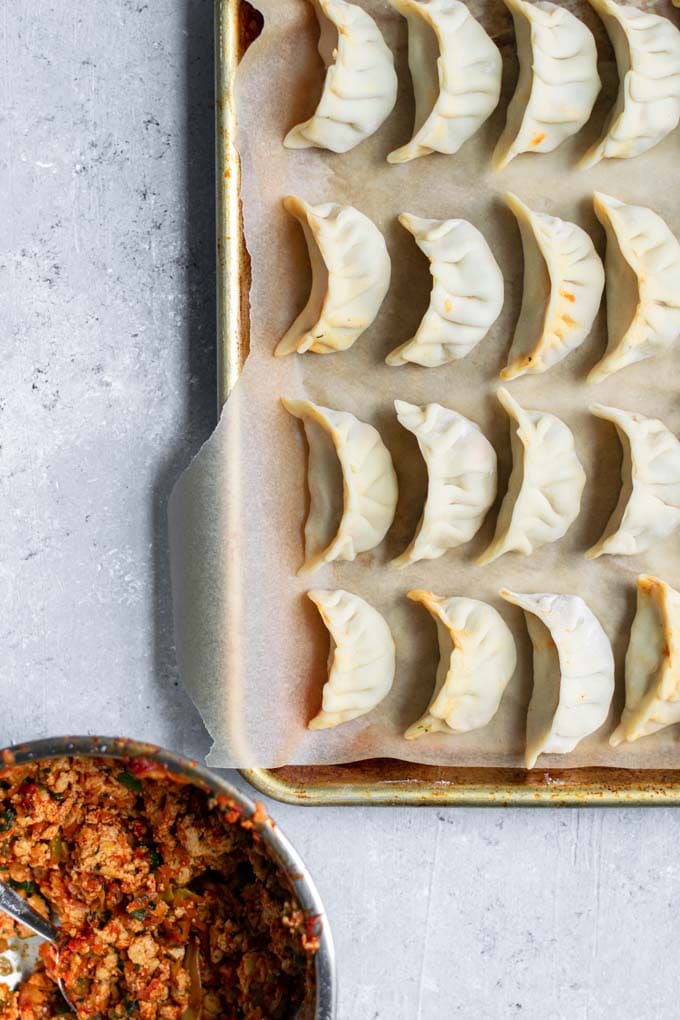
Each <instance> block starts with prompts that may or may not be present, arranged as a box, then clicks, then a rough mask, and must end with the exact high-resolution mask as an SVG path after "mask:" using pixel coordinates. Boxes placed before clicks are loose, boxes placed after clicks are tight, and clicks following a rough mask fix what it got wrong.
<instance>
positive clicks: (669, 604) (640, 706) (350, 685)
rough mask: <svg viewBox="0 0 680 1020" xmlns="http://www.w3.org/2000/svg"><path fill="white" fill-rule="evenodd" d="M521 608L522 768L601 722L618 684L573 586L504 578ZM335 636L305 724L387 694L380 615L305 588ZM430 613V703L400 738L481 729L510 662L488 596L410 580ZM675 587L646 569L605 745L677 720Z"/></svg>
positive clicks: (603, 640) (318, 723)
mask: <svg viewBox="0 0 680 1020" xmlns="http://www.w3.org/2000/svg"><path fill="white" fill-rule="evenodd" d="M500 594H501V596H502V598H504V599H505V600H506V601H507V602H510V603H512V604H513V605H515V606H519V607H520V609H522V610H523V611H524V614H525V618H526V624H527V630H528V632H529V637H530V639H531V642H532V644H533V648H534V679H533V692H532V696H531V701H530V703H529V710H528V715H527V732H526V753H525V760H526V766H527V768H530V769H531V768H533V767H534V765H535V764H536V761H537V759H538V757H539V755H541V754H568V753H569V752H570V751H573V750H574V748H575V747H576V746H577V744H578V743H579V742H580V741H581V740H583V739H584V738H585V737H587V736H589V735H590V734H591V733H594V732H595V731H596V730H598V729H599V728H600V727H601V726H602V725H603V723H604V722H605V720H606V719H607V716H608V715H609V710H610V707H611V701H612V697H613V694H614V656H613V654H612V648H611V644H610V642H609V638H608V637H607V635H606V634H605V632H604V630H603V628H602V625H601V624H600V622H599V620H598V619H597V617H596V616H595V614H594V613H593V612H592V610H591V609H589V607H588V606H587V604H586V603H585V602H584V600H583V599H582V598H580V597H579V596H577V595H554V594H536V595H526V594H517V593H516V592H511V591H508V590H507V589H503V590H502V591H501V592H500ZM308 597H309V598H310V599H311V600H312V602H313V603H314V604H315V605H316V606H317V608H318V610H319V612H320V614H321V617H322V619H323V621H324V623H325V624H326V627H327V628H328V630H329V632H330V635H331V639H332V640H331V655H330V659H329V666H328V679H327V681H326V683H325V685H324V688H323V693H322V707H321V711H320V712H319V714H318V715H316V716H315V717H314V718H313V719H312V720H311V722H310V723H309V728H310V729H313V730H317V729H327V728H329V727H333V726H338V725H339V724H340V723H344V722H348V721H349V720H351V719H356V718H358V717H359V716H362V715H365V714H366V713H367V712H370V711H371V710H372V709H374V708H375V707H376V706H377V705H379V704H380V702H381V701H383V699H384V698H385V697H386V696H387V694H388V693H389V692H390V690H391V688H392V684H393V681H394V674H395V664H396V650H395V644H394V639H393V637H392V634H391V631H390V629H389V627H388V625H387V623H386V622H385V620H384V618H383V617H382V616H381V615H380V613H378V611H377V610H376V609H374V608H373V607H372V606H370V605H369V604H368V603H367V602H366V601H365V600H364V599H361V598H359V596H358V595H354V594H351V593H350V592H347V591H343V590H336V591H322V590H314V591H310V592H308ZM408 597H409V598H410V599H412V600H413V601H414V602H419V603H421V604H422V605H423V606H424V607H425V608H426V609H427V610H428V611H429V612H430V614H431V615H432V617H433V618H434V620H435V621H436V624H437V633H438V639H439V656H440V657H439V666H438V668H437V674H436V679H435V682H434V692H433V695H432V698H431V701H430V704H429V706H428V708H427V711H426V712H425V714H424V715H423V716H422V718H421V719H419V720H418V721H417V722H415V723H413V725H412V726H409V728H408V729H407V730H406V733H405V734H404V736H405V738H406V739H407V740H414V739H416V738H419V737H425V736H427V734H430V733H447V734H451V735H454V734H457V733H468V732H470V731H471V730H477V729H481V728H482V727H484V726H486V725H487V723H489V722H490V721H491V719H492V718H493V717H494V715H495V714H496V712H497V711H498V708H499V705H500V702H501V698H502V697H503V693H504V691H505V689H506V687H507V685H508V683H509V681H510V679H511V677H512V675H513V673H514V672H515V667H516V664H517V652H516V648H515V641H514V638H513V635H512V632H511V631H510V629H509V627H508V626H507V624H506V623H505V621H504V620H503V618H502V617H501V616H500V614H499V613H498V612H497V611H496V610H495V609H494V608H493V607H492V606H490V605H488V604H487V603H486V602H480V601H478V600H477V599H472V598H462V597H457V596H453V597H440V596H437V595H433V594H432V593H431V592H427V591H412V592H409V595H408ZM679 673H680V594H678V592H676V591H675V590H674V589H673V588H671V587H670V586H669V585H668V584H666V583H665V582H664V581H661V580H659V579H658V578H655V577H650V576H647V575H642V576H640V577H639V578H638V581H637V612H636V616H635V619H634V621H633V625H632V627H631V631H630V639H629V644H628V651H627V654H626V665H625V683H626V703H625V708H624V711H623V715H622V717H621V721H620V723H619V725H618V727H617V728H616V730H615V731H614V733H613V734H612V735H611V737H610V738H609V743H610V744H611V745H612V747H616V746H617V745H618V744H620V743H622V742H623V741H628V742H630V741H634V740H638V739H639V738H640V737H644V736H648V735H649V734H652V733H656V732H657V731H658V730H661V729H663V728H664V727H666V726H671V725H673V724H675V723H679V722H680V688H679V687H678V683H677V677H678V675H679Z"/></svg>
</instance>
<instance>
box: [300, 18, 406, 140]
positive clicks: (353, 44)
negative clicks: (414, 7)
mask: <svg viewBox="0 0 680 1020" xmlns="http://www.w3.org/2000/svg"><path fill="white" fill-rule="evenodd" d="M312 3H313V5H314V9H315V11H316V14H317V17H318V19H319V25H320V27H321V35H320V37H319V53H320V54H321V59H322V60H323V62H324V64H325V65H326V79H325V82H324V87H323V92H322V94H321V99H320V100H319V105H318V106H317V108H316V111H315V113H314V114H313V116H312V117H310V118H309V120H306V121H305V122H304V123H303V124H298V125H297V127H294V128H293V129H292V131H289V132H288V134H287V135H286V137H285V139H284V143H283V144H284V145H285V146H287V147H288V148H289V149H310V148H313V147H315V146H316V147H317V148H320V149H330V150H331V152H348V151H349V150H350V149H353V148H354V146H355V145H358V144H359V142H363V141H364V139H365V138H368V137H369V136H370V135H372V134H374V133H375V132H376V131H377V130H378V128H379V127H380V125H381V124H382V123H383V121H385V120H386V119H387V117H389V115H390V113H391V112H392V110H393V109H394V104H395V103H396V101H397V73H396V71H395V70H394V58H393V56H392V51H391V50H390V49H389V47H388V46H387V44H386V43H385V40H384V39H383V37H382V35H381V34H380V29H379V28H378V26H377V25H376V23H375V21H374V20H373V18H371V17H370V15H368V14H367V13H366V11H364V10H362V9H361V7H357V5H356V4H349V3H346V0H312Z"/></svg>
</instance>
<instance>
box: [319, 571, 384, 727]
mask: <svg viewBox="0 0 680 1020" xmlns="http://www.w3.org/2000/svg"><path fill="white" fill-rule="evenodd" d="M307 597H308V598H309V599H311V601H312V602H313V603H314V605H315V606H316V608H317V609H318V610H319V613H320V614H321V619H322V620H323V622H324V623H325V625H326V627H327V628H328V631H329V633H330V637H331V646H330V652H329V656H328V680H327V681H326V683H325V684H324V688H323V693H322V695H321V711H320V712H319V713H318V715H316V716H315V717H314V718H313V719H312V720H311V721H310V722H309V724H308V727H309V729H310V730H326V729H330V728H331V727H332V726H339V725H340V723H345V722H349V721H350V720H351V719H357V718H358V717H359V716H361V715H366V713H367V712H370V711H372V710H373V709H374V708H375V707H376V706H377V705H379V704H380V702H381V701H382V700H383V698H385V697H386V696H387V695H388V694H389V692H390V689H391V687H392V683H393V682H394V671H395V668H396V666H395V662H396V651H395V647H394V638H393V637H392V633H391V631H390V628H389V627H388V626H387V623H386V622H385V620H384V619H383V617H382V616H381V615H380V613H379V612H378V611H377V609H374V608H373V606H370V605H369V604H368V602H365V601H364V599H361V598H359V596H358V595H353V594H351V593H350V592H348V591H342V590H341V589H338V590H336V591H321V590H318V589H315V590H313V591H308V592H307Z"/></svg>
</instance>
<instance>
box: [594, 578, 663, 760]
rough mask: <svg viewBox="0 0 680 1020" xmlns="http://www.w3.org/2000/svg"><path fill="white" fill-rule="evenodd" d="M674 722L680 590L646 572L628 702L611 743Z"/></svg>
mask: <svg viewBox="0 0 680 1020" xmlns="http://www.w3.org/2000/svg"><path fill="white" fill-rule="evenodd" d="M674 723H680V595H679V594H678V592H677V591H675V590H674V589H673V588H671V586H670V585H668V584H666V583H665V582H664V581H660V580H659V579H658V578H656V577H649V576H647V575H644V574H643V575H642V576H640V577H638V580H637V612H636V614H635V619H634V620H633V626H632V628H631V631H630V642H629V644H628V651H627V652H626V707H625V708H624V710H623V715H622V716H621V722H620V723H619V725H618V726H617V728H616V729H615V730H614V732H613V733H612V735H611V737H610V738H609V743H610V744H611V745H612V747H617V746H618V745H619V744H620V743H621V742H622V741H624V740H626V741H633V740H639V738H640V737H647V736H649V735H650V734H651V733H656V732H657V731H658V730H662V729H664V727H666V726H673V725H674Z"/></svg>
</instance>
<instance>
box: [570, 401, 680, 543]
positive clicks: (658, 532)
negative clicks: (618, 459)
mask: <svg viewBox="0 0 680 1020" xmlns="http://www.w3.org/2000/svg"><path fill="white" fill-rule="evenodd" d="M590 410H591V411H592V413H593V414H594V415H596V417H598V418H602V419H604V421H610V422H612V424H613V425H615V426H616V431H617V432H618V435H619V439H620V440H621V446H622V447H623V463H622V465H621V481H622V485H621V493H620V495H619V501H618V503H617V504H616V509H615V510H614V512H613V514H612V515H611V517H610V518H609V522H608V524H607V527H606V528H605V530H604V534H603V535H602V538H601V539H600V541H599V542H598V543H597V544H596V545H594V546H593V548H592V549H590V550H589V551H588V552H587V553H586V556H587V558H588V559H589V560H594V559H596V558H597V557H598V556H603V555H610V556H636V555H637V554H638V553H641V552H645V550H646V549H649V548H650V547H651V546H652V545H654V544H655V543H656V542H660V541H661V540H662V539H664V538H668V536H669V535H672V533H673V532H674V531H675V529H676V528H677V527H678V525H679V524H680V442H678V440H677V439H676V437H675V436H674V435H673V433H672V432H669V430H668V429H667V428H666V426H665V425H664V423H663V422H661V421H659V420H658V419H657V418H645V417H644V416H643V415H641V414H635V413H633V412H631V411H621V410H619V408H617V407H605V406H604V405H603V404H595V405H594V406H593V407H591V409H590Z"/></svg>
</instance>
